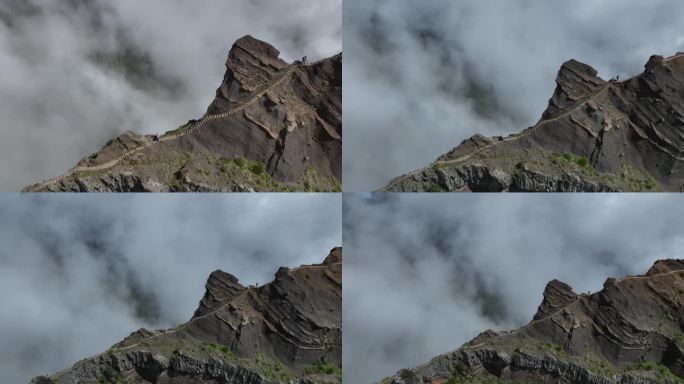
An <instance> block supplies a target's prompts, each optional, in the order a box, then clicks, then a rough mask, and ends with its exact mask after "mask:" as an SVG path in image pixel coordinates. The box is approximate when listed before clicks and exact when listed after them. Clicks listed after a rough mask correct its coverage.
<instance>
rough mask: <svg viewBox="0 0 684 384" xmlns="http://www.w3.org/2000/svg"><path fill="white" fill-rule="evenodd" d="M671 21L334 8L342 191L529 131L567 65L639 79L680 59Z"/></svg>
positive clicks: (579, 5)
mask: <svg viewBox="0 0 684 384" xmlns="http://www.w3.org/2000/svg"><path fill="white" fill-rule="evenodd" d="M682 19H684V3H683V2H681V1H679V0H653V1H642V0H603V1H595V0H577V1H560V0H557V1H548V0H514V1H510V0H488V1H482V0H459V1H453V0H431V1H396V0H375V1H367V0H345V1H344V47H345V51H346V52H345V53H346V57H345V59H346V60H345V63H344V69H345V73H344V118H345V124H346V126H347V131H346V134H345V135H346V136H345V138H344V139H345V143H344V144H345V145H344V155H345V156H344V170H345V172H344V185H345V190H348V191H367V190H374V189H377V188H380V187H381V186H383V185H384V184H386V183H387V181H389V179H390V178H392V177H395V176H399V175H400V174H402V173H406V172H407V171H410V170H413V169H416V168H420V167H423V166H426V165H427V164H429V163H430V162H431V161H433V160H434V159H435V158H437V156H439V155H440V154H442V153H444V152H447V151H448V150H449V149H451V148H453V147H455V146H456V145H458V144H459V143H460V142H461V141H462V140H464V139H466V138H468V137H470V136H472V135H473V134H475V133H478V132H479V133H482V134H485V135H490V136H491V135H500V134H507V133H512V132H517V131H520V130H521V129H523V128H525V127H527V126H529V125H532V124H533V123H535V122H536V121H537V120H538V119H539V117H540V116H541V113H542V111H543V110H544V108H545V107H546V103H547V101H548V99H549V98H550V97H551V94H552V92H553V89H554V87H555V83H554V80H555V77H556V73H557V71H558V69H559V68H560V65H561V64H562V63H563V62H564V61H566V60H568V59H570V58H575V59H578V60H580V61H584V62H586V63H588V64H590V65H592V66H594V68H596V69H597V70H598V71H599V75H601V76H603V77H604V78H610V77H612V76H613V75H614V74H622V75H623V77H624V76H625V75H627V74H630V75H631V74H636V73H639V72H641V70H642V69H643V65H644V64H645V63H646V61H647V60H648V58H649V57H650V56H651V55H652V54H662V55H671V54H674V53H675V52H676V51H677V50H684V32H682V29H681V22H680V21H681V20H682Z"/></svg>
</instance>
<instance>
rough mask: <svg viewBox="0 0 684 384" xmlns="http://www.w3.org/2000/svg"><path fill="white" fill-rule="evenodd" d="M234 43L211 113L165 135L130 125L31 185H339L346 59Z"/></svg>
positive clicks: (121, 188)
mask: <svg viewBox="0 0 684 384" xmlns="http://www.w3.org/2000/svg"><path fill="white" fill-rule="evenodd" d="M278 56H279V52H278V50H277V49H275V48H274V47H272V46H271V45H269V44H267V43H265V42H262V41H259V40H257V39H255V38H253V37H251V36H245V37H243V38H241V39H239V40H237V41H236V42H235V44H234V45H233V47H232V49H231V50H230V53H229V55H228V60H227V62H226V74H225V76H224V79H223V81H222V82H221V85H220V86H219V88H218V89H217V91H216V97H215V99H214V101H213V102H212V103H211V105H210V106H209V108H208V110H207V112H206V114H205V115H204V116H202V117H200V118H199V119H197V120H190V121H189V122H188V123H187V124H184V125H182V126H181V127H179V128H178V129H176V130H173V131H169V132H166V133H165V134H164V135H161V136H160V137H159V138H156V137H154V136H140V135H137V134H135V133H133V132H127V133H125V134H124V135H121V136H120V137H118V138H116V139H113V140H111V141H110V142H108V143H107V144H106V145H105V146H104V147H103V148H102V149H101V150H100V151H99V152H97V153H95V154H93V155H91V156H89V157H87V158H84V159H83V160H81V161H80V162H79V163H78V164H77V165H76V166H75V167H74V168H72V169H71V170H69V171H68V172H67V173H66V174H64V175H62V176H58V177H56V178H54V179H51V180H47V181H44V182H42V183H39V184H35V185H32V186H29V187H27V188H25V191H79V192H91V191H116V192H129V191H153V192H154V191H180V192H183V191H223V192H230V191H318V190H321V191H334V190H339V189H340V180H341V172H342V169H341V164H342V163H341V156H342V56H341V54H339V55H336V56H332V57H329V58H326V59H323V60H320V61H316V62H307V63H301V62H295V63H294V64H288V63H286V62H285V61H283V60H281V59H280V58H278Z"/></svg>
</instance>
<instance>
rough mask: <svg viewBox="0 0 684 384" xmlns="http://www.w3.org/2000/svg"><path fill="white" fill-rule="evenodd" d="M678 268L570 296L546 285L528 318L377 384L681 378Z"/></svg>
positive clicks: (659, 265) (628, 382) (608, 382)
mask: <svg viewBox="0 0 684 384" xmlns="http://www.w3.org/2000/svg"><path fill="white" fill-rule="evenodd" d="M683 351H684V262H683V261H682V260H662V261H658V262H656V264H655V265H654V266H653V267H652V268H651V269H650V270H649V272H648V273H647V274H646V275H643V276H628V277H624V278H621V279H614V278H610V279H608V280H606V282H605V284H604V288H603V289H602V290H601V291H599V292H596V293H593V294H581V295H578V294H576V293H574V292H573V291H572V289H571V288H570V287H569V286H568V285H567V284H564V283H561V282H559V281H556V280H554V281H552V282H550V283H549V284H548V286H547V287H546V289H545V291H544V300H543V302H542V304H541V305H540V306H539V309H538V311H537V314H536V315H535V316H534V319H533V320H532V321H531V322H530V323H529V324H527V325H526V326H524V327H523V328H520V329H517V330H514V331H510V332H495V331H487V332H485V333H483V334H481V335H479V336H478V337H477V338H475V339H473V340H471V341H470V342H468V343H466V344H464V345H463V346H462V347H461V348H459V349H457V350H455V351H453V352H449V353H446V354H444V355H440V356H437V357H435V358H433V359H432V360H431V361H430V362H429V363H427V364H424V365H421V366H418V367H416V368H413V369H403V370H401V371H399V372H398V373H397V374H396V375H394V376H392V377H389V378H387V379H385V380H383V382H382V383H385V384H387V383H392V384H425V383H430V384H447V383H449V384H454V383H549V384H551V383H563V384H587V383H588V384H637V383H638V384H646V383H648V384H654V383H681V382H682V380H684V352H683Z"/></svg>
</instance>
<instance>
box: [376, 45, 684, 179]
mask: <svg viewBox="0 0 684 384" xmlns="http://www.w3.org/2000/svg"><path fill="white" fill-rule="evenodd" d="M556 83H557V87H556V90H555V92H554V94H553V96H552V97H551V99H550V100H549V105H548V107H547V108H546V111H545V112H544V113H543V115H542V117H541V119H540V120H539V122H538V123H537V124H536V125H535V126H533V127H529V128H527V129H525V130H523V131H521V132H519V133H517V134H513V135H510V136H507V137H493V138H487V137H484V136H481V135H476V136H473V137H471V138H470V139H467V140H465V141H463V142H462V143H461V144H460V145H459V146H457V147H456V148H454V149H452V150H451V151H450V152H448V153H446V154H444V155H442V156H440V157H439V158H438V159H437V160H436V161H435V162H434V163H433V164H431V166H429V167H426V168H424V169H421V170H418V171H415V172H411V173H409V174H406V175H403V176H400V177H398V178H396V179H394V180H392V181H391V182H390V183H389V184H388V185H387V186H385V187H384V188H383V190H386V191H397V192H398V191H406V192H418V191H432V192H442V191H445V192H446V191H449V192H451V191H473V192H482V191H491V192H500V191H545V192H576V191H587V192H589V191H591V192H593V191H659V190H663V191H682V190H683V189H684V54H677V55H675V56H672V57H670V58H667V59H665V58H663V57H661V56H653V57H651V58H650V60H649V61H648V63H647V64H646V66H645V70H644V72H643V73H641V74H639V75H637V76H634V77H632V78H629V79H626V80H624V81H618V80H617V79H611V80H609V81H605V80H603V79H601V78H599V77H597V72H596V70H594V69H593V68H592V67H590V66H588V65H586V64H582V63H580V62H577V61H575V60H570V61H568V62H566V63H564V64H563V66H562V67H561V69H560V71H559V72H558V77H557V79H556Z"/></svg>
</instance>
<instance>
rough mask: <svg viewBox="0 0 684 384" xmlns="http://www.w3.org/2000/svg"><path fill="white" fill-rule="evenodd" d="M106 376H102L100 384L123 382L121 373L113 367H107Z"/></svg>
mask: <svg viewBox="0 0 684 384" xmlns="http://www.w3.org/2000/svg"><path fill="white" fill-rule="evenodd" d="M103 374H104V377H101V378H100V384H118V383H120V382H121V380H122V379H121V374H120V373H119V372H118V371H116V370H115V369H114V368H112V367H107V368H105V370H104V372H103Z"/></svg>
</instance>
